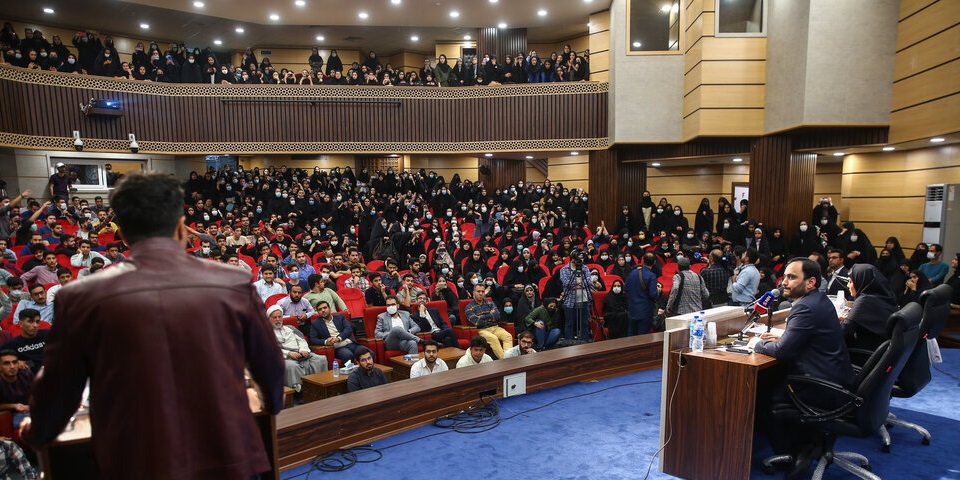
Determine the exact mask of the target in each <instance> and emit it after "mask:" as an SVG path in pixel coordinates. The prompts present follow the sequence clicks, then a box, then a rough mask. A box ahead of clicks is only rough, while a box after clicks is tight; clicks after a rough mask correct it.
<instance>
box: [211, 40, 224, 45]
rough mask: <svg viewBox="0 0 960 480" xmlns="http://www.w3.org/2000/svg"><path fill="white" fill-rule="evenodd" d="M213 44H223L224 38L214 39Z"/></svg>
mask: <svg viewBox="0 0 960 480" xmlns="http://www.w3.org/2000/svg"><path fill="white" fill-rule="evenodd" d="M213 44H214V45H223V40H214V41H213Z"/></svg>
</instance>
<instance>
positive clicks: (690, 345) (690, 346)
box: [687, 315, 700, 350]
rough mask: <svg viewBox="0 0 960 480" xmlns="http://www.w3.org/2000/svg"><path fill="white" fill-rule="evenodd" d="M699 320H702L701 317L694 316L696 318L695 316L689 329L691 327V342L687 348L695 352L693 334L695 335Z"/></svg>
mask: <svg viewBox="0 0 960 480" xmlns="http://www.w3.org/2000/svg"><path fill="white" fill-rule="evenodd" d="M699 319H700V316H699V315H694V316H693V320H690V325H689V327H690V341H689V342H687V343H688V345H687V346H688V347H689V348H690V350H693V334H694V329H695V328H696V325H697V320H699Z"/></svg>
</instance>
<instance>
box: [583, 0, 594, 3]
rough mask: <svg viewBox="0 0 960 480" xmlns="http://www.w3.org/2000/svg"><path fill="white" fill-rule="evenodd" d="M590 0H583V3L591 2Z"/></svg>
mask: <svg viewBox="0 0 960 480" xmlns="http://www.w3.org/2000/svg"><path fill="white" fill-rule="evenodd" d="M592 1H593V0H583V3H590V2H592Z"/></svg>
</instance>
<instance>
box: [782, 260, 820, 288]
mask: <svg viewBox="0 0 960 480" xmlns="http://www.w3.org/2000/svg"><path fill="white" fill-rule="evenodd" d="M793 262H800V269H801V270H803V279H804V280H806V279H808V278H815V279H817V283H815V284H814V285H813V288H820V279H821V270H820V264H819V263H817V262H815V261H813V260H810V259H809V258H807V257H795V258H791V259H790V261H788V262H787V265H790V264H791V263H793Z"/></svg>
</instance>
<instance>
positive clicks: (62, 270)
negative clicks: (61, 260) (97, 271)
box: [57, 267, 73, 277]
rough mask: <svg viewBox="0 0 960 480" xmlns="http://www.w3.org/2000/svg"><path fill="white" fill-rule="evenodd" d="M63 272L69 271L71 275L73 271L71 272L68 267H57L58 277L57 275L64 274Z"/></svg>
mask: <svg viewBox="0 0 960 480" xmlns="http://www.w3.org/2000/svg"><path fill="white" fill-rule="evenodd" d="M65 273H69V274H71V275H72V274H73V272H71V271H70V269H69V268H64V267H57V276H58V277H59V276H60V275H63V274H65Z"/></svg>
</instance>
